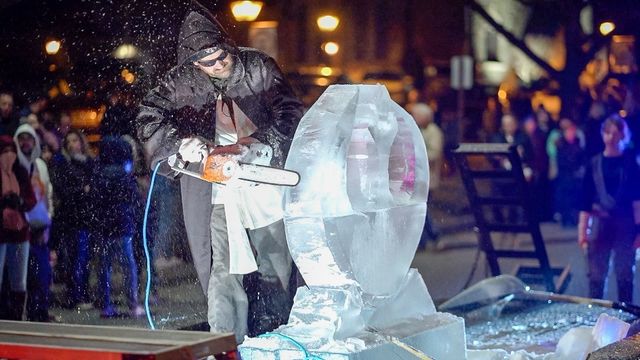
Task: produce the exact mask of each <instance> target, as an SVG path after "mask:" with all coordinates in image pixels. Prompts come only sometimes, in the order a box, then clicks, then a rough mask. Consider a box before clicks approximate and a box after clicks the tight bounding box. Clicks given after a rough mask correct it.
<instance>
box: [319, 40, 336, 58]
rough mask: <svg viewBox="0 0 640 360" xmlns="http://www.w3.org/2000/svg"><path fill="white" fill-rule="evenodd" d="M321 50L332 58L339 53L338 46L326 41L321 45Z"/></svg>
mask: <svg viewBox="0 0 640 360" xmlns="http://www.w3.org/2000/svg"><path fill="white" fill-rule="evenodd" d="M322 49H323V50H324V52H326V53H327V55H332V56H333V55H335V54H337V53H338V51H340V45H338V43H336V42H333V41H327V42H326V43H324V44H322Z"/></svg>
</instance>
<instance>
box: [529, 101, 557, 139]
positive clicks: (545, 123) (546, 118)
mask: <svg viewBox="0 0 640 360" xmlns="http://www.w3.org/2000/svg"><path fill="white" fill-rule="evenodd" d="M534 116H535V118H536V123H537V124H538V129H540V131H542V133H543V134H544V135H545V137H546V136H548V135H549V133H550V132H551V130H553V129H555V128H556V123H555V122H554V121H553V118H552V117H551V114H550V113H549V112H548V111H547V109H545V108H544V106H543V105H540V106H538V108H537V109H536V111H535V114H534Z"/></svg>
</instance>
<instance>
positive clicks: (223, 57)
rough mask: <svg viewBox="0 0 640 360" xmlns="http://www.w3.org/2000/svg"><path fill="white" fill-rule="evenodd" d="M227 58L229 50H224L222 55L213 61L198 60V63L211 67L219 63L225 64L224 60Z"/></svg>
mask: <svg viewBox="0 0 640 360" xmlns="http://www.w3.org/2000/svg"><path fill="white" fill-rule="evenodd" d="M227 56H229V53H228V52H227V50H222V53H220V56H218V57H217V58H215V59H211V60H198V61H197V63H198V64H200V66H204V67H210V66H214V65H215V64H217V63H218V61H220V62H223V61H224V59H226V58H227Z"/></svg>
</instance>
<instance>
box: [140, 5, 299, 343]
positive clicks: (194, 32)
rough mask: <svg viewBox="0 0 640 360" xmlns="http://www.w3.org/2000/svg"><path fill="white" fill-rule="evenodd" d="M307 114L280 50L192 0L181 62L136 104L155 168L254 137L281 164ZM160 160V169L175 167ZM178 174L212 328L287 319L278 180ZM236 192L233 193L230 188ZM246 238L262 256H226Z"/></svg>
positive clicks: (286, 259) (249, 330)
mask: <svg viewBox="0 0 640 360" xmlns="http://www.w3.org/2000/svg"><path fill="white" fill-rule="evenodd" d="M302 113H303V105H302V103H301V102H300V101H299V100H298V99H297V98H296V97H295V95H294V93H293V90H292V89H291V86H290V85H289V84H288V82H287V81H286V80H285V78H284V75H283V74H282V72H281V70H280V69H279V67H278V65H277V64H276V62H275V61H274V59H272V58H270V57H269V56H268V55H266V54H264V53H262V52H259V51H257V50H255V49H248V48H240V47H237V46H235V45H234V43H233V41H232V40H231V39H230V38H229V37H228V36H227V34H226V33H225V32H224V30H223V29H222V27H221V26H220V24H219V23H218V22H217V20H216V19H215V17H214V16H213V14H211V13H210V12H209V11H208V10H207V9H206V8H205V7H204V6H202V5H200V4H199V3H198V2H197V1H194V2H192V7H191V8H190V10H189V12H188V14H187V16H186V18H185V20H184V21H183V23H182V26H181V30H180V35H179V41H178V65H177V66H176V67H174V68H173V69H171V70H169V72H168V73H167V74H166V76H165V77H164V80H163V81H162V82H161V83H160V84H159V86H158V87H156V88H155V89H153V90H152V91H151V92H149V93H148V95H147V96H146V97H145V98H144V100H143V101H142V103H141V105H140V113H139V115H138V117H137V121H138V137H139V139H140V140H141V142H142V143H143V144H144V146H145V148H146V151H147V153H148V154H150V157H151V165H152V168H155V167H156V164H158V163H159V162H160V165H162V166H166V162H161V161H163V159H166V158H167V157H169V156H170V155H172V154H180V156H181V157H182V159H184V160H185V161H189V162H191V163H199V162H201V161H202V160H203V159H205V158H206V157H207V156H209V154H210V153H211V154H214V155H215V154H226V155H230V156H241V155H240V154H242V153H245V152H246V151H247V149H248V147H249V146H258V147H263V148H264V149H265V151H266V152H267V153H269V154H272V159H271V165H273V166H276V167H282V166H283V164H284V161H285V158H286V156H287V152H288V149H289V146H290V143H291V141H292V138H293V135H294V132H295V130H296V127H297V124H298V122H299V120H300V118H301V117H302ZM162 166H161V167H160V170H159V173H161V174H166V175H170V174H171V171H170V170H169V169H167V168H166V167H165V168H163V167H162ZM180 181H181V188H182V201H183V214H184V219H185V226H186V230H187V237H188V240H189V242H190V247H191V252H192V254H193V258H194V262H195V265H196V269H197V271H198V275H199V278H200V281H201V284H202V285H203V289H204V290H205V291H206V292H207V297H208V320H209V324H210V327H211V331H214V332H234V333H235V335H236V339H237V340H238V342H241V341H242V339H243V337H244V335H245V334H249V335H250V336H254V335H257V334H260V333H262V332H265V331H270V330H272V329H274V328H276V327H277V326H278V325H280V324H282V323H284V322H286V321H287V317H288V314H289V311H290V307H291V299H290V298H289V294H288V293H287V290H286V289H287V285H288V282H289V278H290V274H291V257H290V255H289V253H288V249H287V245H286V240H285V234H284V226H283V222H282V220H281V219H282V209H281V195H280V189H278V188H276V187H272V186H268V185H257V186H249V187H246V188H242V189H237V190H234V189H232V190H229V188H228V187H221V186H220V185H216V184H214V185H212V184H209V183H206V182H203V181H202V180H199V179H196V178H192V177H189V176H182V177H181V179H180ZM230 191H233V194H236V195H231V196H227V194H231V193H230ZM240 198H242V199H246V201H245V200H241V199H240ZM234 199H237V200H235V201H234ZM235 211H240V212H241V213H243V214H246V215H247V216H243V217H242V218H239V219H237V220H234V221H230V220H233V218H235V217H230V216H227V214H228V213H229V212H235ZM207 224H208V226H203V225H207ZM247 228H248V229H249V231H248V233H249V234H248V239H247V231H246V230H245V229H247ZM249 242H250V243H251V245H252V246H253V247H254V249H255V251H256V256H257V261H255V260H254V259H253V254H252V253H250V252H245V253H244V256H242V257H241V258H240V259H238V258H233V259H232V258H230V255H229V254H230V251H231V250H230V246H233V250H234V251H236V250H238V249H239V248H238V247H235V244H238V243H240V244H245V245H244V246H243V249H248V248H249V247H248V246H247V245H249V244H248V243H249ZM236 260H238V261H236ZM211 264H213V266H211ZM256 264H259V265H258V266H256ZM256 268H257V272H255V270H256ZM243 274H244V276H243ZM249 275H251V278H252V279H257V280H258V281H253V282H252V284H250V286H248V287H247V291H246V292H245V289H244V288H243V281H244V282H245V283H246V282H247V277H249Z"/></svg>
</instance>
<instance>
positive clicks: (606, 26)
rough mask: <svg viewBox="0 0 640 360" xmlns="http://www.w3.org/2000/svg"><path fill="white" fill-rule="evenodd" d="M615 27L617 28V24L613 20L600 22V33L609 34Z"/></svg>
mask: <svg viewBox="0 0 640 360" xmlns="http://www.w3.org/2000/svg"><path fill="white" fill-rule="evenodd" d="M615 29H616V24H614V23H613V22H611V21H605V22H603V23H601V24H600V34H602V35H603V36H607V35H609V34H611V32H612V31H613V30H615Z"/></svg>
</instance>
